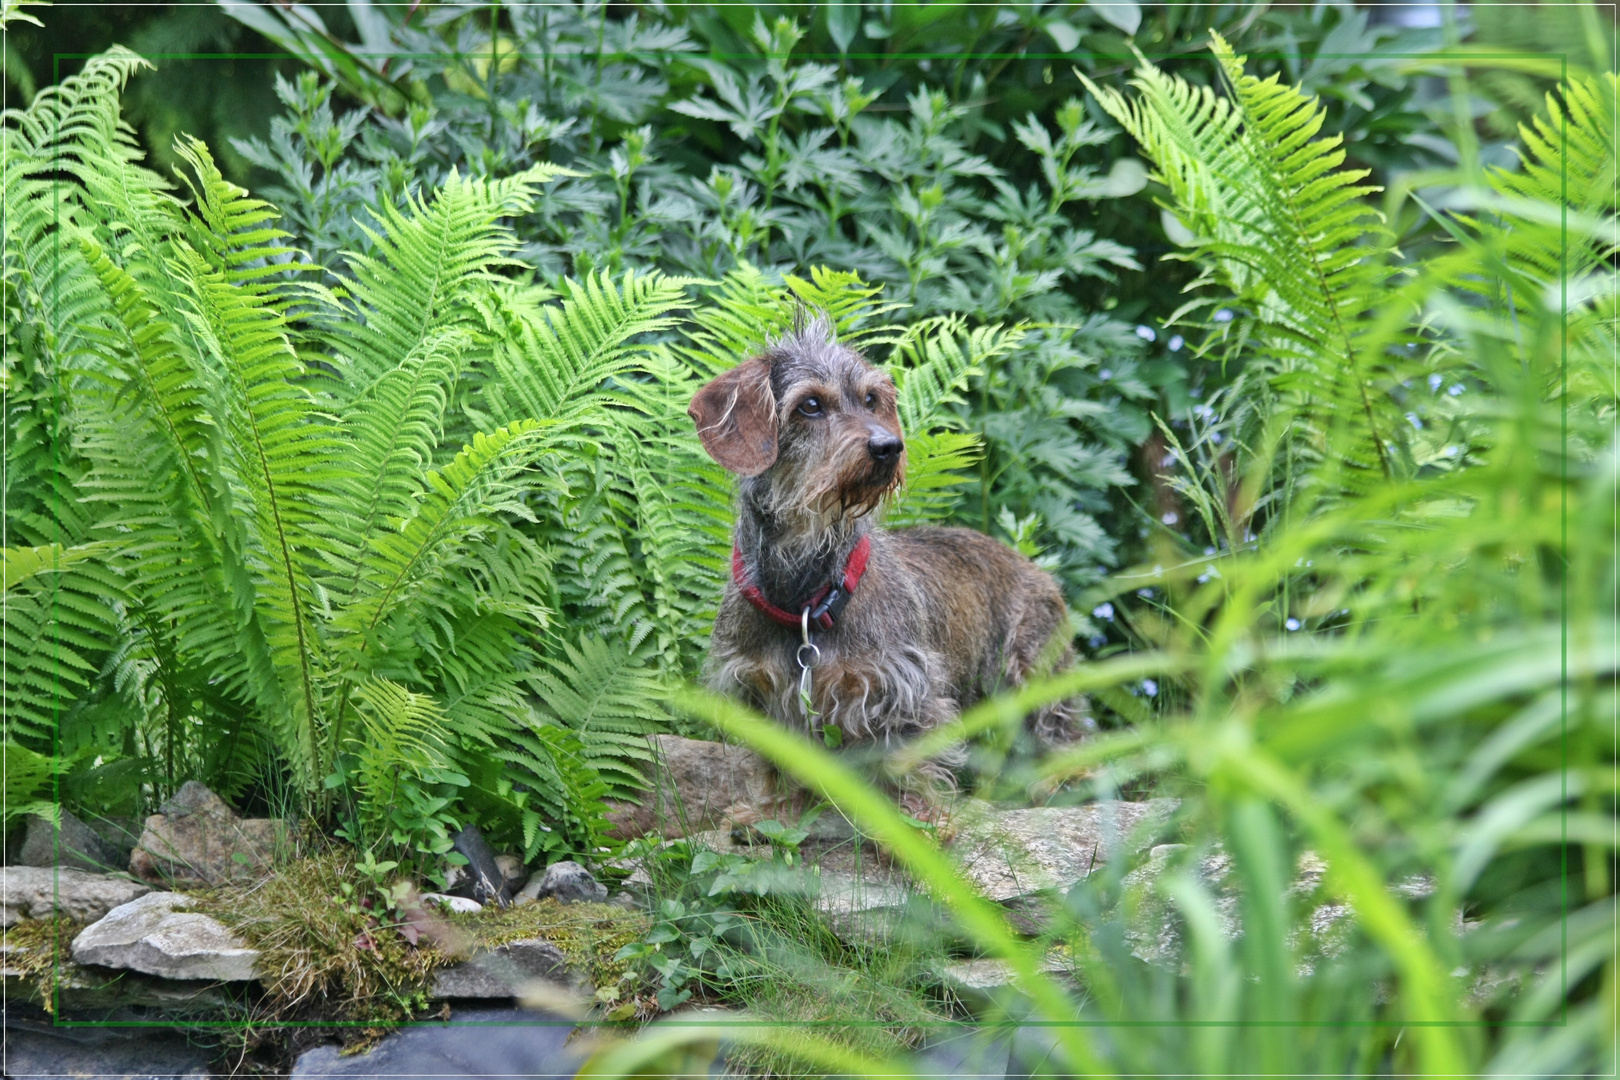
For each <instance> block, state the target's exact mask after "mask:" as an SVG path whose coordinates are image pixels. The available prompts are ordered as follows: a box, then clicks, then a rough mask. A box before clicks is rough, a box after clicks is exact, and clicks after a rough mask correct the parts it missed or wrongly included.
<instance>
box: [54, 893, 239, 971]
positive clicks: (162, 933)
mask: <svg viewBox="0 0 1620 1080" xmlns="http://www.w3.org/2000/svg"><path fill="white" fill-rule="evenodd" d="M191 903H192V900H191V898H190V897H188V896H182V895H180V894H179V893H148V894H147V895H145V896H143V897H141V898H140V899H138V900H133V901H131V902H130V903H127V904H124V905H123V906H122V907H116V908H114V909H113V910H111V911H109V912H108V913H107V915H106V917H105V918H103V919H102V920H101V921H100V922H97V923H95V924H93V925H91V926H87V927H85V928H84V930H82V931H80V933H79V936H78V937H76V938H74V939H73V959H74V960H75V961H76V962H78V963H80V964H96V965H100V966H102V967H110V968H124V969H127V970H130V971H139V972H143V973H145V974H147V975H157V976H160V977H162V978H165V979H208V980H211V981H216V982H237V981H245V980H248V979H254V978H257V977H258V975H257V973H256V972H255V971H254V965H255V964H256V963H257V962H258V959H259V952H258V950H257V949H250V948H248V947H247V943H246V942H244V941H242V939H241V938H239V937H237V936H236V935H235V934H233V933H231V932H230V931H229V930H227V929H226V928H225V926H224V925H223V924H222V923H220V922H219V921H218V920H217V919H212V918H210V917H209V916H207V915H203V914H201V913H200V912H192V911H186V910H184V909H185V908H187V907H189V906H190V905H191Z"/></svg>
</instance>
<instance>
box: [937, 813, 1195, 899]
mask: <svg viewBox="0 0 1620 1080" xmlns="http://www.w3.org/2000/svg"><path fill="white" fill-rule="evenodd" d="M1177 805H1179V803H1178V800H1176V799H1149V800H1147V801H1146V802H1119V801H1109V802H1095V803H1086V804H1084V805H1082V806H1036V807H1031V808H1028V809H1024V810H1001V809H996V808H992V807H987V806H985V805H984V804H983V803H978V804H969V805H968V806H966V807H964V808H963V810H962V811H961V813H960V814H959V815H958V816H957V818H956V819H955V822H954V823H955V825H956V828H957V832H956V836H955V837H954V838H953V839H952V840H951V842H950V844H949V845H948V850H949V851H950V853H951V854H952V856H954V857H955V859H956V861H957V864H958V865H960V866H961V867H962V869H963V871H964V872H965V873H966V875H967V877H968V879H969V880H970V881H972V882H973V884H974V885H975V886H977V888H978V890H979V892H980V894H981V895H983V896H985V897H987V898H988V899H991V900H994V901H996V902H997V903H1000V904H1008V903H1011V902H1014V901H1017V900H1020V899H1022V898H1025V897H1029V896H1031V895H1033V894H1035V893H1041V892H1048V891H1053V890H1059V891H1061V890H1064V889H1067V888H1068V887H1069V886H1071V885H1073V884H1074V883H1075V882H1077V881H1079V880H1080V879H1082V878H1084V877H1086V876H1087V875H1088V874H1090V873H1091V871H1092V869H1093V868H1094V867H1097V866H1102V865H1104V864H1105V863H1107V862H1108V860H1109V859H1110V858H1112V857H1113V856H1114V855H1115V854H1117V853H1118V852H1120V851H1122V850H1142V849H1145V848H1146V847H1147V846H1148V845H1149V843H1151V840H1152V838H1151V837H1144V836H1142V834H1140V833H1138V832H1137V829H1138V826H1141V825H1142V824H1144V823H1150V822H1154V821H1163V820H1164V819H1166V818H1168V817H1169V816H1170V814H1171V813H1172V812H1174V810H1175V808H1176V806H1177Z"/></svg>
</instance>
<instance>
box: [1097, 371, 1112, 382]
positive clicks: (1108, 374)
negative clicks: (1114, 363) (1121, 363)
mask: <svg viewBox="0 0 1620 1080" xmlns="http://www.w3.org/2000/svg"><path fill="white" fill-rule="evenodd" d="M1113 377H1114V369H1113V368H1103V369H1102V370H1101V371H1099V372H1097V378H1099V379H1101V380H1102V381H1103V382H1107V381H1108V380H1109V379H1112V378H1113Z"/></svg>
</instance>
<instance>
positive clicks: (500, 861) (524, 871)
mask: <svg viewBox="0 0 1620 1080" xmlns="http://www.w3.org/2000/svg"><path fill="white" fill-rule="evenodd" d="M495 866H496V867H497V868H498V869H499V870H500V872H501V879H502V880H503V881H505V882H506V888H507V890H508V891H509V892H514V893H515V892H517V890H519V889H521V888H522V887H523V883H524V882H525V881H527V880H529V868H528V867H527V866H524V865H523V860H522V859H520V858H518V857H517V856H516V855H497V856H495Z"/></svg>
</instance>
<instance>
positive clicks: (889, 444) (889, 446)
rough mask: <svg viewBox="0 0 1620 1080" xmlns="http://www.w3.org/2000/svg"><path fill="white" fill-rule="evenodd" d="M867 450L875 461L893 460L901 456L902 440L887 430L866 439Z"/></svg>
mask: <svg viewBox="0 0 1620 1080" xmlns="http://www.w3.org/2000/svg"><path fill="white" fill-rule="evenodd" d="M866 452H867V453H869V454H871V455H872V460H873V461H879V462H883V461H893V460H894V459H895V458H897V457H899V456H900V440H899V439H897V438H895V437H894V436H893V435H890V434H888V433H887V432H885V433H884V434H882V435H874V436H872V437H871V438H870V439H868V440H867V441H866Z"/></svg>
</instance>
